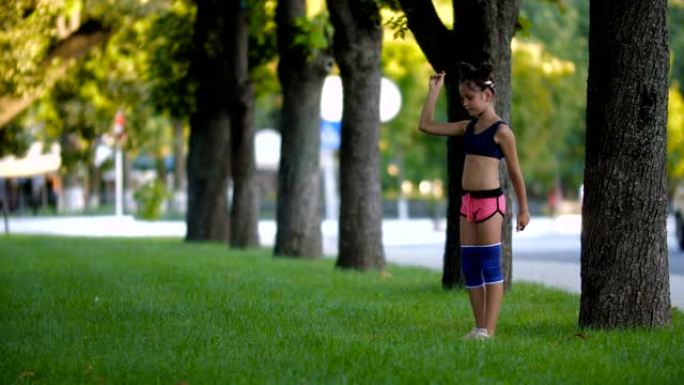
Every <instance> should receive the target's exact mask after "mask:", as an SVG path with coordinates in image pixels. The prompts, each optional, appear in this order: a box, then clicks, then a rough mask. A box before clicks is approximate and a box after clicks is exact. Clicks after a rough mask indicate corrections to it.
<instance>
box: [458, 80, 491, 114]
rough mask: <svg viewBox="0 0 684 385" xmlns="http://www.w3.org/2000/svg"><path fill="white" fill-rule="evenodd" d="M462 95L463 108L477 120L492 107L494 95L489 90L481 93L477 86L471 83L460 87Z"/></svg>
mask: <svg viewBox="0 0 684 385" xmlns="http://www.w3.org/2000/svg"><path fill="white" fill-rule="evenodd" d="M458 90H459V93H460V94H461V102H462V103H463V108H465V110H466V111H468V115H470V116H472V117H473V118H477V117H479V116H480V115H482V113H483V112H485V110H486V109H487V108H488V107H489V106H490V105H491V102H492V96H493V95H492V93H491V91H490V90H489V89H486V90H484V91H481V90H480V89H479V88H478V87H477V86H476V85H474V84H471V83H461V85H460V86H459V87H458Z"/></svg>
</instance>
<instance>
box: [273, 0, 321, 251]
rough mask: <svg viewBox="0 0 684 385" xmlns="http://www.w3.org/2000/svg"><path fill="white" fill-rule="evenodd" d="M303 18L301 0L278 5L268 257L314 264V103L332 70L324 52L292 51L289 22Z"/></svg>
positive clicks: (317, 243) (317, 213)
mask: <svg viewBox="0 0 684 385" xmlns="http://www.w3.org/2000/svg"><path fill="white" fill-rule="evenodd" d="M305 16H306V1H305V0H286V1H279V2H278V9H277V14H276V20H277V23H278V51H279V52H280V62H279V64H278V77H279V79H280V84H281V85H282V90H283V109H282V114H281V123H280V134H281V138H282V142H281V148H280V168H279V172H278V207H277V213H276V216H277V222H278V232H277V234H276V244H275V248H274V255H276V256H296V257H308V258H316V257H319V256H320V255H321V253H322V235H321V193H320V179H321V175H320V136H321V134H320V100H321V90H322V88H323V81H324V80H325V76H326V75H327V74H328V71H329V70H330V67H331V65H332V57H331V56H330V55H329V53H328V52H314V53H312V54H311V56H310V55H309V52H307V50H306V49H303V48H301V47H297V46H295V45H294V40H295V37H296V35H297V33H301V32H300V31H298V30H297V28H296V26H295V25H294V23H295V19H296V18H300V17H305Z"/></svg>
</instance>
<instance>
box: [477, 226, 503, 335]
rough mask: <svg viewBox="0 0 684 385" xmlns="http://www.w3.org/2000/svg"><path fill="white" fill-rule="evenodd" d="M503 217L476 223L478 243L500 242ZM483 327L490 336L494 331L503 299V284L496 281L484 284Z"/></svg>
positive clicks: (490, 243)
mask: <svg viewBox="0 0 684 385" xmlns="http://www.w3.org/2000/svg"><path fill="white" fill-rule="evenodd" d="M502 223H503V217H502V216H501V215H498V214H497V215H494V216H493V217H492V218H490V219H488V220H486V221H484V222H481V223H478V224H477V229H476V234H477V244H478V245H493V244H497V243H500V242H501V225H502ZM484 292H485V295H484V297H485V298H484V302H485V327H486V328H487V333H488V334H489V335H490V336H494V334H495V333H496V321H497V320H498V318H499V310H500V309H501V302H502V301H503V284H502V283H497V284H493V285H486V286H485V290H484ZM478 327H479V326H478Z"/></svg>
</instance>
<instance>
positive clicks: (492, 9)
mask: <svg viewBox="0 0 684 385" xmlns="http://www.w3.org/2000/svg"><path fill="white" fill-rule="evenodd" d="M400 3H401V6H402V8H403V10H404V12H405V14H406V16H407V18H408V26H409V28H410V29H411V32H413V34H414V36H415V38H416V40H417V41H418V44H419V45H420V47H421V49H422V50H423V53H424V54H425V56H426V57H427V59H428V61H429V62H430V64H431V65H432V67H433V68H434V69H435V71H442V70H444V71H446V73H447V77H446V78H445V90H446V95H447V101H448V106H447V114H448V119H449V121H458V120H463V119H469V118H470V117H469V116H468V114H467V112H466V111H465V110H464V109H463V107H462V105H461V97H460V95H459V92H458V85H459V79H458V76H457V74H458V63H460V62H468V63H471V64H475V65H477V64H480V63H482V62H489V63H491V64H492V65H493V66H494V69H495V74H494V75H495V80H496V82H497V96H496V111H497V113H498V114H499V115H500V116H501V117H502V118H503V119H504V120H507V121H509V120H510V113H511V80H510V77H511V50H510V42H511V39H512V37H513V32H514V28H515V25H516V22H517V17H518V9H519V7H520V0H489V1H476V0H464V1H457V0H454V1H453V8H454V14H455V16H454V19H455V20H456V23H455V24H454V29H453V30H447V29H446V28H445V27H444V25H443V24H442V22H441V21H440V19H439V17H438V16H437V13H436V12H435V9H434V7H433V6H432V5H431V4H430V3H429V2H423V1H417V0H400ZM444 47H450V48H449V49H444ZM449 74H452V75H454V76H451V77H449ZM513 129H514V130H515V128H513ZM447 143H448V144H447V146H448V151H447V162H448V163H447V170H448V181H447V183H448V186H449V187H448V204H447V237H446V243H445V247H444V270H443V274H442V285H443V286H444V287H445V288H452V287H462V286H463V284H464V280H463V276H462V273H461V269H460V264H461V261H460V260H461V252H460V245H461V242H460V239H459V233H460V214H459V212H460V209H461V179H462V176H463V162H464V154H463V142H462V138H458V137H452V138H449V140H448V142H447ZM502 163H503V162H502ZM500 175H501V178H500V179H501V186H502V188H503V189H504V191H506V199H507V203H508V210H507V213H506V216H505V218H504V226H503V229H502V242H503V255H502V264H503V269H504V280H505V281H504V282H505V283H504V285H505V287H506V289H510V285H511V265H512V264H511V259H512V258H511V256H512V252H511V228H512V226H511V207H512V205H511V202H512V200H511V192H512V189H511V188H510V181H509V179H508V175H507V173H506V170H505V164H503V165H502V166H501V171H500Z"/></svg>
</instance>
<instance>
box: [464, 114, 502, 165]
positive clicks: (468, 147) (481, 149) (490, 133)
mask: <svg viewBox="0 0 684 385" xmlns="http://www.w3.org/2000/svg"><path fill="white" fill-rule="evenodd" d="M475 123H477V120H471V121H470V123H468V127H466V131H465V136H464V137H463V151H465V153H466V154H471V155H481V156H488V157H490V158H497V159H501V158H503V157H504V154H503V151H501V147H500V146H499V145H498V144H496V142H495V141H494V135H496V130H497V129H498V128H499V125H501V123H506V122H504V121H503V120H499V121H498V122H495V123H494V124H492V125H491V126H489V127H487V129H486V130H484V131H482V132H481V133H479V134H476V133H475Z"/></svg>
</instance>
